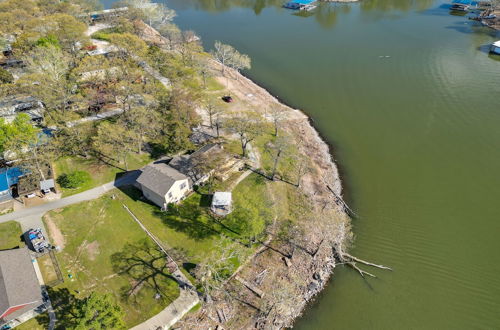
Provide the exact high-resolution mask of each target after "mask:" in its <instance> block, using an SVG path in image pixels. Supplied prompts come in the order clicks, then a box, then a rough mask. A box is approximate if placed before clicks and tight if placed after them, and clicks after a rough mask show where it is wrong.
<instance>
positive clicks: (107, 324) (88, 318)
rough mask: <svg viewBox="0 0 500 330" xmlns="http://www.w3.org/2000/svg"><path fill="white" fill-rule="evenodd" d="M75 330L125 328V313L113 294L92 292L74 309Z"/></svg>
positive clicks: (78, 302) (79, 301)
mask: <svg viewBox="0 0 500 330" xmlns="http://www.w3.org/2000/svg"><path fill="white" fill-rule="evenodd" d="M72 314H73V315H74V318H73V322H72V323H73V324H74V329H75V330H100V329H125V323H124V322H123V317H124V315H125V313H124V312H123V310H122V308H121V307H120V306H119V305H118V304H116V303H115V301H114V300H113V298H112V297H111V295H109V294H104V295H102V294H99V293H97V292H92V293H91V294H90V296H88V297H87V298H85V299H82V300H78V301H77V302H76V303H75V305H74V309H73V313H72Z"/></svg>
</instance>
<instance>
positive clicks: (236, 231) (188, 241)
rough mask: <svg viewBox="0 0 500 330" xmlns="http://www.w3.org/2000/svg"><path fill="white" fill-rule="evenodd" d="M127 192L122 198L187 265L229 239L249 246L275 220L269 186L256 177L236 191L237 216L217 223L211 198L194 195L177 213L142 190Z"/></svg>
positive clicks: (230, 216) (244, 182) (130, 189)
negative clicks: (152, 200)
mask: <svg viewBox="0 0 500 330" xmlns="http://www.w3.org/2000/svg"><path fill="white" fill-rule="evenodd" d="M123 190H124V191H125V192H126V195H125V194H123V195H120V197H119V198H120V199H122V200H123V202H124V203H125V204H126V205H127V206H128V207H129V208H130V210H132V212H133V213H134V214H135V215H136V216H137V217H138V218H139V219H140V220H141V221H142V222H143V224H144V225H145V226H146V227H147V228H148V229H149V230H150V231H151V232H153V233H154V235H155V236H156V237H157V238H158V239H160V240H161V241H162V242H163V243H164V245H165V246H166V247H168V248H171V249H175V250H176V252H177V253H178V255H179V258H180V259H182V261H183V262H187V263H194V264H196V263H199V262H200V261H202V260H204V258H206V257H207V256H208V255H209V254H211V253H213V252H214V251H217V249H218V248H219V247H220V246H221V244H226V243H229V241H230V239H229V238H232V239H237V240H238V241H240V242H243V243H248V242H249V238H252V237H254V236H255V237H259V236H261V235H262V233H263V231H264V229H265V226H266V224H268V223H269V222H271V220H272V217H273V214H272V212H271V205H270V202H269V198H268V195H267V190H266V183H265V181H264V180H263V179H262V177H260V176H258V175H256V174H252V175H250V176H249V177H248V178H246V179H245V180H243V181H242V182H241V183H240V184H239V185H238V186H237V187H236V188H235V189H234V190H233V203H234V205H233V209H234V211H233V213H231V214H230V215H229V216H227V217H225V218H223V219H219V220H217V221H215V220H214V219H213V218H212V217H211V216H210V214H209V212H208V211H209V208H208V207H209V205H210V196H208V195H201V194H198V193H193V194H192V195H191V196H189V197H188V198H187V199H186V200H184V201H183V202H182V203H181V204H180V205H179V206H177V207H176V209H175V210H173V211H170V212H161V211H160V209H159V208H158V207H157V206H155V205H153V204H150V203H149V202H148V201H147V200H145V199H144V198H142V194H141V192H140V191H139V190H137V189H135V188H132V187H128V188H125V189H123ZM200 205H201V206H200ZM225 237H228V238H225ZM242 249H245V250H251V249H246V248H244V247H242ZM248 252H249V251H244V253H243V254H246V253H248Z"/></svg>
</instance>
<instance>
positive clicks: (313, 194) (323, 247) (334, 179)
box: [215, 64, 351, 329]
mask: <svg viewBox="0 0 500 330" xmlns="http://www.w3.org/2000/svg"><path fill="white" fill-rule="evenodd" d="M215 65H217V64H215ZM226 70H228V71H229V75H230V77H231V79H230V82H229V84H228V89H229V91H230V92H231V94H232V95H235V96H236V97H238V98H248V100H247V102H248V103H249V104H250V105H253V107H252V108H253V109H266V108H267V109H269V108H270V107H273V106H279V107H283V108H284V109H286V114H287V115H286V118H287V119H286V123H285V130H286V131H287V132H288V133H289V135H290V136H292V137H293V138H294V139H295V140H296V143H297V145H299V146H300V151H301V153H302V154H303V155H305V156H307V157H308V158H309V160H310V162H311V166H312V167H313V168H312V170H311V171H310V173H308V175H307V176H306V177H305V178H304V179H303V181H302V185H301V189H303V190H304V192H305V194H306V195H307V197H308V198H307V199H308V201H310V202H311V206H312V209H313V210H314V211H313V213H315V214H317V215H318V218H319V219H318V222H317V223H316V224H315V225H313V226H305V228H304V231H303V232H302V234H303V237H302V239H300V240H297V241H296V242H294V243H296V244H297V245H298V244H300V245H301V246H302V247H303V249H297V248H293V247H290V246H289V244H282V245H281V246H278V249H280V250H286V251H290V250H293V253H292V256H291V258H289V261H286V260H285V261H283V259H284V258H285V257H282V256H280V255H277V254H276V253H274V252H270V251H266V252H265V253H263V254H260V255H258V256H256V257H255V260H253V262H252V266H250V267H249V269H244V270H243V271H242V272H241V273H242V275H243V277H245V278H252V277H253V276H254V275H255V274H256V273H259V272H260V271H261V269H264V268H266V266H267V265H268V264H274V265H278V264H280V266H282V267H281V268H282V269H281V271H276V272H275V273H274V275H275V276H274V280H272V281H270V282H272V283H274V287H279V284H281V283H280V282H282V283H285V282H287V283H286V284H285V285H289V284H290V282H289V279H290V278H291V277H295V282H300V283H295V285H296V286H298V287H299V288H298V290H295V291H296V292H297V293H298V294H299V296H298V299H290V300H288V307H285V306H282V310H281V311H280V313H279V314H280V315H279V317H277V316H274V317H273V318H269V317H268V318H267V319H265V320H262V319H261V320H260V322H258V323H257V328H262V329H264V328H265V329H267V328H270V327H271V328H283V327H291V326H292V325H293V323H294V322H295V320H296V319H297V318H299V317H300V316H301V315H302V313H303V312H304V310H305V309H306V308H307V306H308V304H309V303H310V302H312V301H313V300H314V298H315V297H316V296H317V295H318V294H319V293H321V292H322V291H323V290H324V288H325V286H326V285H327V284H328V282H329V279H330V277H331V276H332V275H333V271H334V269H335V266H336V252H335V249H334V248H333V246H332V242H331V241H330V242H329V241H327V239H328V236H330V235H331V236H332V237H335V236H337V233H336V231H337V229H338V225H332V224H327V223H326V224H325V223H324V222H329V221H330V220H331V221H332V222H333V219H335V218H336V219H340V222H341V223H342V224H343V228H347V230H348V231H349V233H348V234H347V235H344V236H343V237H345V239H346V240H349V239H350V238H351V234H350V219H349V216H348V214H347V212H348V211H347V210H346V208H345V204H344V203H343V201H342V200H339V199H340V196H341V195H342V181H341V178H340V174H339V170H338V167H337V165H336V164H335V161H334V159H333V155H332V150H331V147H330V146H329V145H328V144H327V143H326V142H325V141H324V140H323V139H322V138H321V136H320V134H319V132H318V131H317V130H316V129H315V128H314V127H313V124H312V120H311V118H309V117H308V116H307V115H306V114H305V113H304V112H302V111H300V110H297V109H293V108H291V107H289V106H287V105H285V104H283V103H281V102H280V101H279V100H278V98H276V97H275V96H273V95H271V94H270V93H269V92H268V91H267V90H266V89H264V88H262V87H260V86H259V85H257V84H256V83H255V82H253V81H252V80H250V79H249V78H247V77H245V76H244V75H242V74H240V73H239V72H236V71H234V70H230V69H226ZM228 71H226V72H228ZM218 78H219V80H220V81H221V82H222V80H223V77H218ZM224 79H225V78H224ZM249 94H250V95H251V97H250V98H249V97H248V95H249ZM318 224H319V225H318ZM316 225H318V226H316ZM322 243H323V244H322ZM344 243H345V244H346V245H347V242H344ZM311 252H312V253H311ZM311 254H313V255H311ZM280 257H281V258H280ZM259 259H264V260H259ZM285 301H286V300H285Z"/></svg>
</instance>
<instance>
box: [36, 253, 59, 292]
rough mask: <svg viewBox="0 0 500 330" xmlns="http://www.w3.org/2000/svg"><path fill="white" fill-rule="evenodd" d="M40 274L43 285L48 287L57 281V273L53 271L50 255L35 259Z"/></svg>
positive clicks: (53, 266)
mask: <svg viewBox="0 0 500 330" xmlns="http://www.w3.org/2000/svg"><path fill="white" fill-rule="evenodd" d="M36 261H37V263H38V267H39V268H40V272H41V273H42V277H43V281H44V283H45V284H47V285H50V283H53V282H55V281H57V279H58V278H57V273H56V270H55V265H54V264H53V263H52V259H51V258H50V255H48V254H44V255H43V256H41V257H39V258H37V259H36Z"/></svg>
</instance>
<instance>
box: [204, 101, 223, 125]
mask: <svg viewBox="0 0 500 330" xmlns="http://www.w3.org/2000/svg"><path fill="white" fill-rule="evenodd" d="M204 103H205V104H204V107H203V110H205V112H206V114H207V116H208V121H209V123H210V128H214V118H215V117H216V116H217V114H218V113H219V112H220V109H219V108H218V107H216V106H215V103H214V102H213V101H212V100H206V101H205V102H204Z"/></svg>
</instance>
